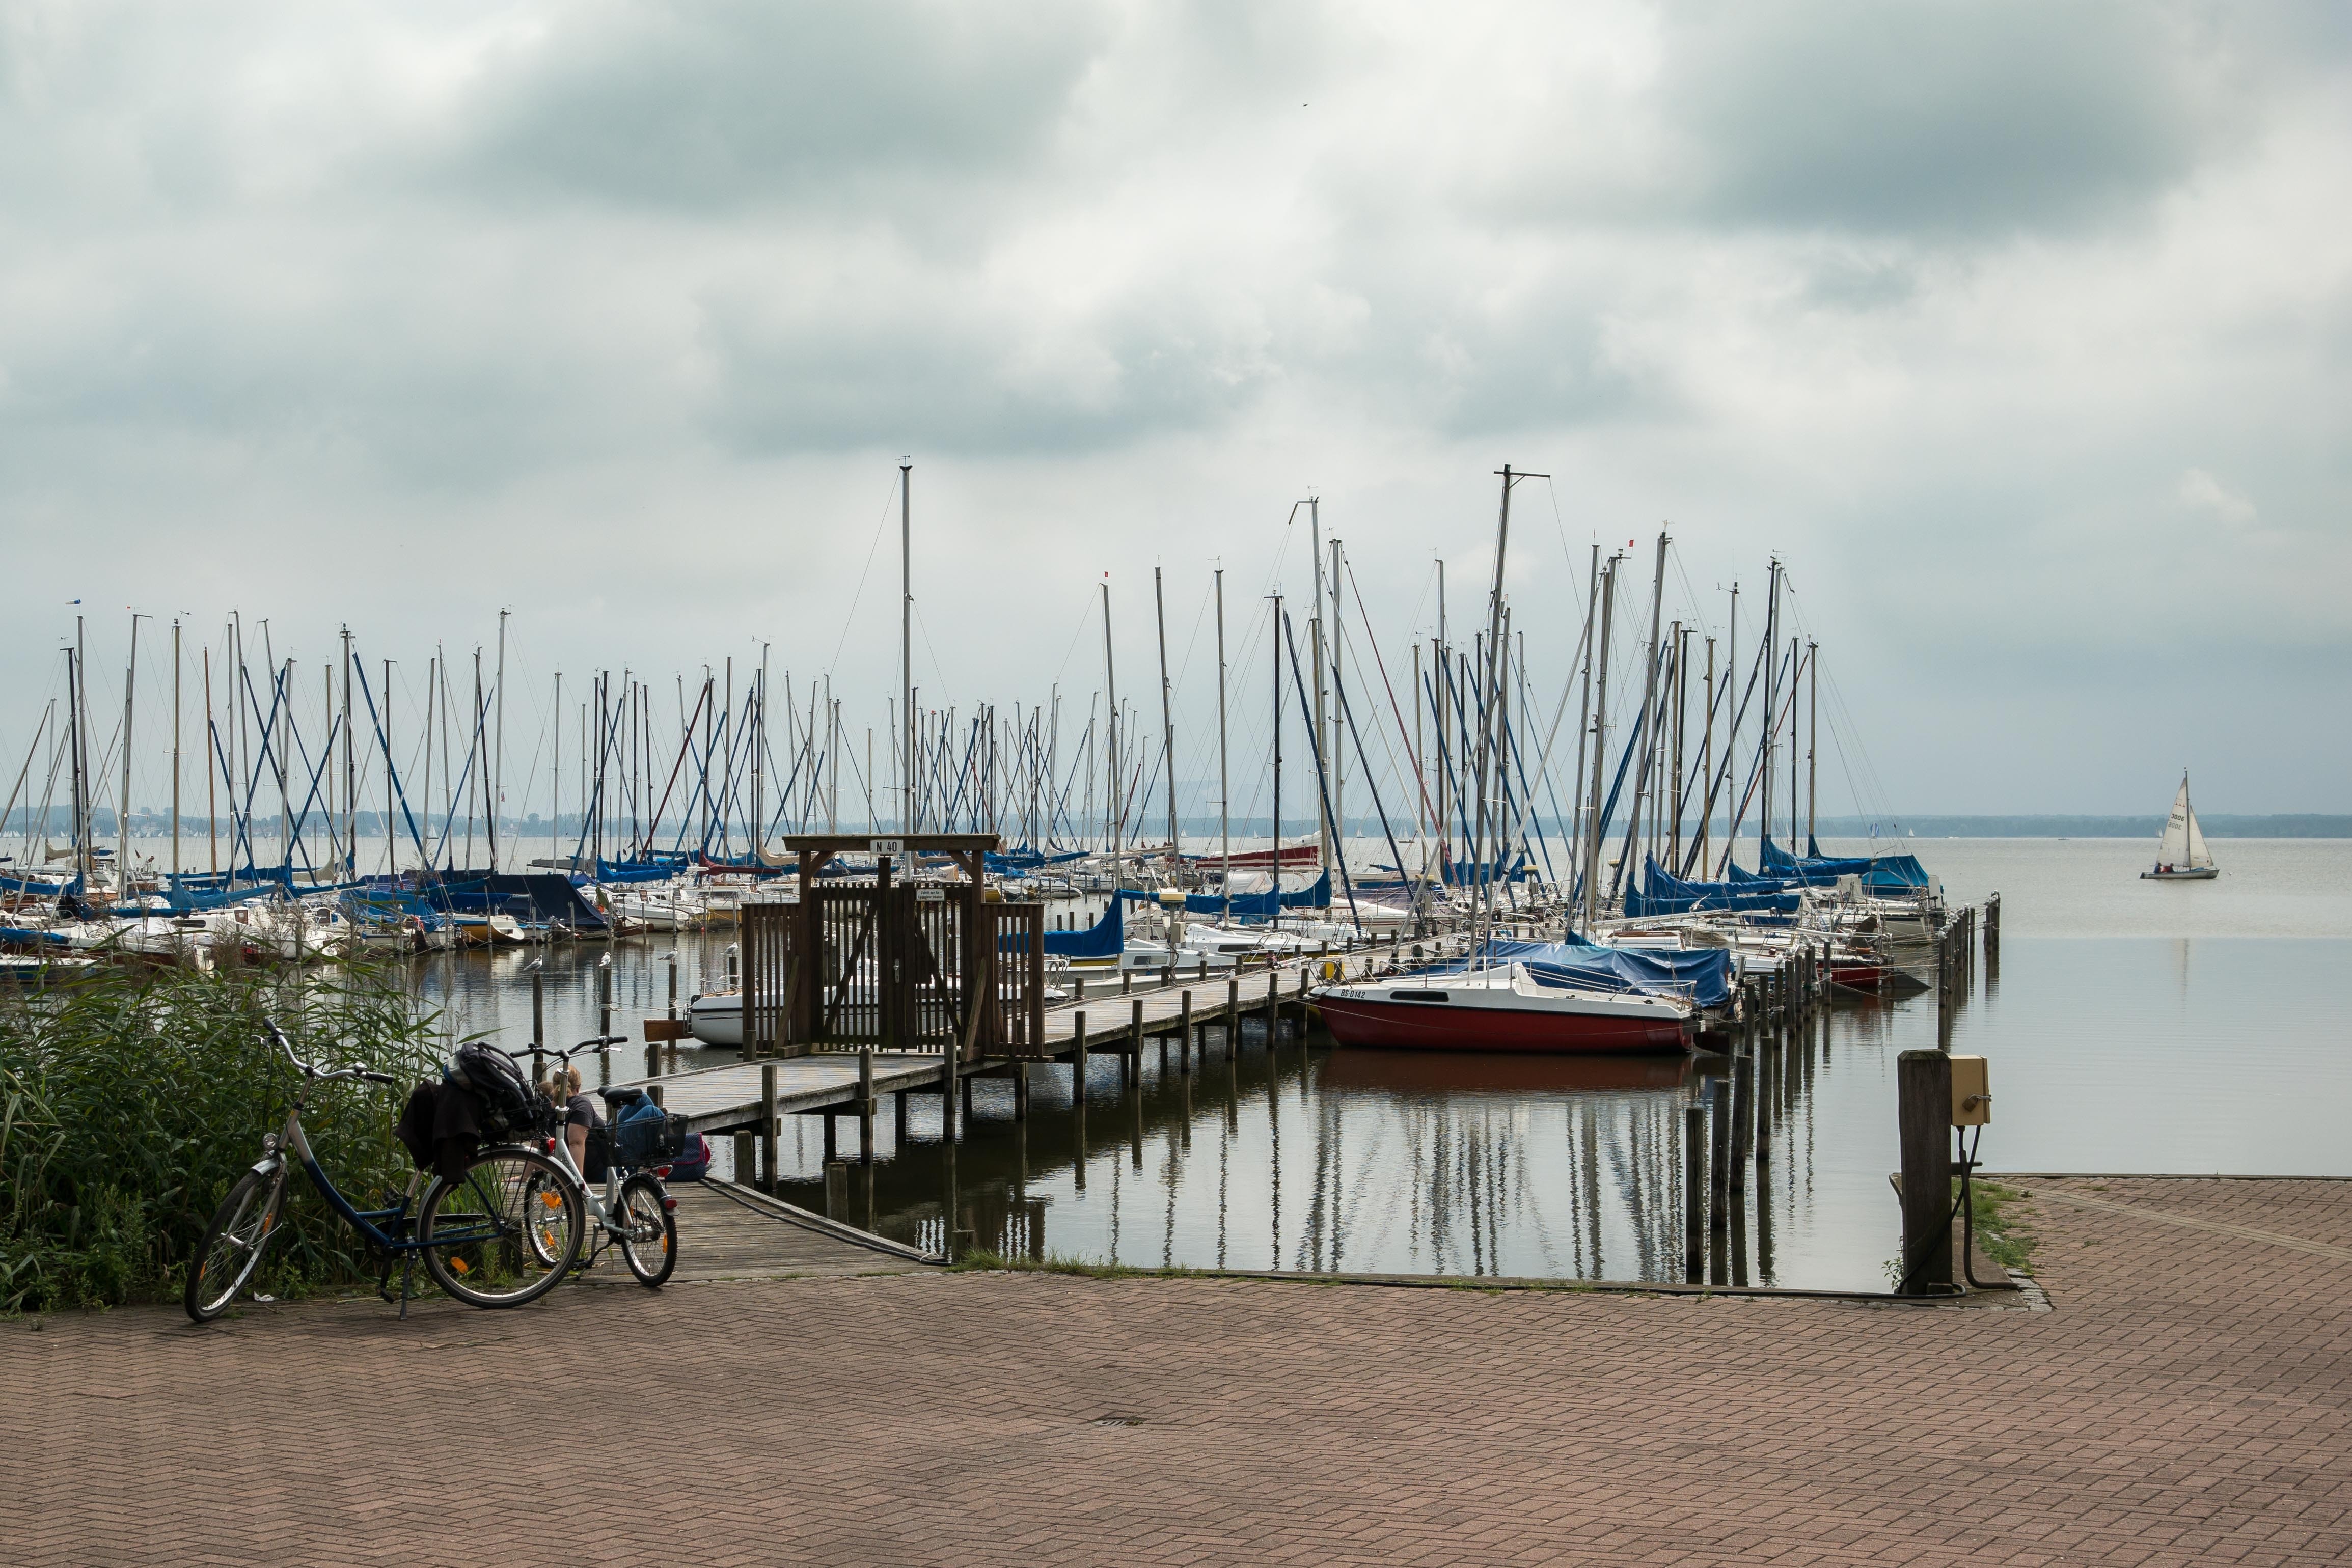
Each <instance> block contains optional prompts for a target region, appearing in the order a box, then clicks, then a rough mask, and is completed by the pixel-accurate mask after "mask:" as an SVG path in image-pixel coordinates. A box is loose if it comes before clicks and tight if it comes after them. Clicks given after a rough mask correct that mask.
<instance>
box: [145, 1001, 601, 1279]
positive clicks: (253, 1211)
mask: <svg viewBox="0 0 2352 1568" xmlns="http://www.w3.org/2000/svg"><path fill="white" fill-rule="evenodd" d="M262 1022H263V1027H264V1028H265V1029H267V1030H268V1033H269V1037H270V1039H271V1040H274V1041H275V1042H276V1043H277V1045H278V1049H279V1050H281V1051H284V1052H285V1053H286V1060H287V1061H290V1062H292V1063H293V1064H294V1067H295V1069H296V1071H299V1072H300V1073H301V1075H302V1079H303V1082H306V1083H333V1082H341V1081H343V1080H349V1079H359V1080H362V1081H364V1082H369V1083H375V1084H381V1085H383V1086H384V1087H387V1088H395V1089H396V1088H398V1087H399V1081H398V1080H397V1079H395V1078H394V1077H393V1076H392V1075H391V1074H389V1073H384V1072H374V1071H369V1070H367V1069H365V1068H360V1067H338V1068H321V1067H319V1066H316V1065H314V1064H313V1063H310V1062H308V1061H303V1060H302V1059H301V1058H300V1057H299V1056H297V1055H296V1054H295V1052H294V1047H293V1044H292V1043H291V1042H290V1041H289V1040H287V1038H286V1034H285V1031H284V1030H280V1029H279V1028H278V1025H277V1023H276V1022H275V1021H273V1020H270V1019H263V1020H262ZM302 1111H303V1102H302V1097H301V1096H300V1095H299V1093H298V1094H297V1095H296V1096H295V1099H294V1103H293V1104H292V1106H291V1108H289V1110H288V1111H287V1113H286V1125H285V1128H284V1130H283V1131H281V1132H278V1133H270V1134H264V1135H263V1138H262V1142H261V1158H260V1159H258V1160H257V1161H256V1162H254V1165H253V1167H252V1168H251V1169H250V1170H247V1172H246V1173H245V1175H243V1176H239V1177H238V1178H237V1180H236V1185H234V1186H231V1187H230V1188H229V1190H228V1196H227V1197H225V1198H223V1199H222V1200H221V1205H220V1207H219V1208H218V1209H217V1210H216V1211H215V1213H214V1215H213V1220H212V1225H211V1227H210V1228H208V1229H207V1230H206V1231H205V1239H204V1243H203V1246H202V1247H201V1248H200V1249H198V1251H197V1254H196V1260H195V1262H194V1265H193V1266H192V1267H191V1268H190V1269H189V1270H188V1282H187V1285H186V1287H185V1288H184V1290H183V1291H182V1292H181V1305H182V1306H183V1307H184V1308H185V1309H186V1310H187V1313H188V1316H189V1317H190V1318H192V1319H194V1321H195V1322H200V1323H202V1322H211V1321H212V1320H213V1319H215V1318H217V1317H219V1316H220V1315H221V1314H222V1313H223V1312H226V1311H227V1310H228V1308H229V1303H230V1302H232V1301H235V1300H236V1296H237V1292H238V1291H242V1290H244V1289H245V1287H246V1285H247V1283H248V1282H249V1281H251V1280H252V1278H253V1275H254V1271H255V1270H257V1269H258V1268H259V1267H260V1266H261V1258H262V1254H263V1252H264V1251H265V1250H266V1249H268V1245H269V1239H270V1237H271V1235H272V1234H274V1231H275V1227H276V1225H277V1220H278V1206H279V1205H280V1204H281V1203H282V1202H283V1201H284V1199H285V1196H286V1183H287V1177H288V1174H289V1156H291V1158H292V1160H295V1161H299V1163H300V1165H301V1166H302V1170H303V1172H304V1174H306V1175H307V1176H310V1184H311V1185H312V1186H315V1187H317V1188H318V1189H319V1194H320V1197H324V1198H325V1199H326V1200H327V1206H328V1207H330V1208H331V1209H333V1210H334V1211H335V1213H336V1214H337V1215H338V1216H339V1217H341V1219H342V1220H343V1222H344V1223H345V1224H347V1225H349V1226H351V1227H352V1228H353V1229H354V1230H357V1231H358V1232H359V1234H360V1237H361V1239H362V1240H363V1241H365V1242H366V1243H367V1245H368V1246H369V1248H370V1249H373V1251H375V1252H377V1253H378V1254H380V1255H381V1256H382V1258H383V1271H382V1273H381V1274H380V1275H379V1276H378V1278H377V1281H376V1293H377V1294H378V1295H380V1296H382V1297H383V1299H384V1300H385V1301H391V1300H392V1299H393V1297H392V1294H391V1292H390V1291H389V1289H388V1287H389V1284H390V1281H391V1278H392V1265H393V1260H394V1259H395V1258H401V1259H403V1260H404V1265H403V1267H402V1270H401V1275H400V1297H399V1300H400V1315H401V1316H402V1317H406V1316H407V1315H408V1301H409V1295H410V1291H409V1286H410V1282H411V1280H412V1278H413V1273H414V1270H415V1263H416V1260H417V1258H418V1257H420V1256H421V1257H422V1258H423V1259H424V1260H425V1272H426V1273H427V1274H429V1275H431V1276H432V1278H433V1281H434V1283H436V1284H437V1285H439V1286H440V1287H441V1288H442V1290H444V1291H447V1292H448V1293H449V1294H450V1295H451V1296H452V1297H454V1298H456V1299H457V1300H458V1301H464V1302H466V1303H467V1305H469V1306H475V1307H519V1306H521V1305H523V1304H524V1303H525V1302H528V1301H537V1300H538V1299H539V1298H540V1297H541V1296H543V1295H545V1294H546V1293H547V1292H548V1291H551V1290H553V1289H554V1288H555V1286H556V1285H557V1284H558V1283H560V1282H561V1281H562V1279H563V1275H564V1272H565V1270H568V1269H569V1268H570V1267H571V1265H572V1260H573V1259H575V1258H577V1257H578V1256H579V1255H580V1248H581V1245H582V1242H583V1237H584V1235H585V1232H586V1229H587V1220H586V1211H585V1209H584V1207H583V1205H582V1204H581V1202H580V1200H579V1199H578V1198H577V1197H573V1196H572V1189H571V1188H570V1187H569V1186H565V1185H564V1184H562V1182H561V1181H560V1180H559V1181H551V1180H550V1179H549V1178H550V1177H551V1176H558V1175H560V1172H561V1168H562V1167H560V1166H557V1165H556V1163H555V1161H554V1160H553V1159H551V1157H549V1155H548V1154H546V1153H545V1152H543V1151H542V1150H541V1149H537V1148H526V1147H524V1146H522V1145H520V1144H501V1145H493V1146H491V1147H488V1148H485V1149H482V1150H480V1151H478V1153H477V1154H476V1155H474V1158H473V1161H472V1163H471V1164H470V1165H468V1166H467V1168H466V1171H465V1173H464V1175H462V1176H459V1177H458V1178H457V1180H455V1181H450V1180H448V1179H446V1178H445V1177H443V1176H437V1175H436V1176H434V1177H433V1179H432V1180H431V1181H430V1182H429V1183H425V1185H424V1187H423V1191H422V1193H421V1194H420V1193H419V1191H418V1186H419V1184H420V1182H423V1180H424V1177H423V1173H422V1172H418V1173H415V1174H412V1175H411V1176H410V1177H409V1179H408V1187H407V1190H406V1191H405V1192H404V1193H397V1194H388V1195H387V1197H397V1198H398V1199H399V1201H398V1202H397V1203H396V1204H394V1205H392V1206H391V1207H384V1208H371V1209H362V1208H360V1207H356V1206H355V1205H353V1204H352V1201H351V1200H350V1199H349V1198H347V1197H344V1196H343V1194H342V1191H341V1188H339V1187H337V1186H335V1183H334V1180H333V1178H332V1177H331V1176H328V1174H327V1172H326V1171H325V1170H324V1169H323V1168H322V1167H321V1166H320V1164H319V1160H318V1156H317V1155H314V1154H313V1153H312V1152H311V1149H310V1140H309V1139H308V1138H307V1137H305V1136H304V1135H303V1133H302ZM542 1131H543V1129H542ZM545 1142H546V1146H547V1147H548V1148H553V1147H556V1146H558V1145H557V1144H556V1142H555V1141H554V1140H545ZM412 1205H414V1206H415V1207H414V1210H413V1212H412V1208H411V1206H412Z"/></svg>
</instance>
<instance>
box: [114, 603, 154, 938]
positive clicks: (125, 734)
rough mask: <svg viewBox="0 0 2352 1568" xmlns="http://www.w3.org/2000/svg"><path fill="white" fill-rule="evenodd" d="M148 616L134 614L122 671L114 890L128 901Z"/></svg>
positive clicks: (115, 810)
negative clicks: (134, 747)
mask: <svg viewBox="0 0 2352 1568" xmlns="http://www.w3.org/2000/svg"><path fill="white" fill-rule="evenodd" d="M145 619H146V617H144V616H142V615H139V614H136V613H134V614H133V615H132V616H131V664H130V666H129V667H128V668H127V669H125V670H124V671H123V673H122V793H121V795H120V796H118V797H117V798H116V800H115V802H114V892H115V895H116V896H117V897H119V898H122V899H125V900H128V899H129V898H130V896H131V716H132V714H133V712H134V711H135V708H136V706H137V698H138V690H139V622H142V621H143V620H145Z"/></svg>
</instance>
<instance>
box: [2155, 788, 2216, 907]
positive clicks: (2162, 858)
mask: <svg viewBox="0 0 2352 1568" xmlns="http://www.w3.org/2000/svg"><path fill="white" fill-rule="evenodd" d="M2219 875H2221V867H2220V866H2217V865H2215V864H2214V863H2213V857H2212V855H2211V854H2210V852H2208V851H2207V850H2206V848H2205V834H2204V833H2203V831H2200V829H2199V828H2198V826H2197V809H2196V808H2195V807H2193V806H2191V805H2190V804H2189V774H2188V771H2187V770H2186V769H2183V770H2182V772H2181V775H2180V793H2179V794H2178V795H2175V796H2174V797H2173V798H2172V815H2171V816H2169V817H2167V818H2166V819H2165V820H2164V838H2163V841H2161V842H2159V843H2158V845H2157V850H2156V869H2155V870H2154V871H2144V872H2142V873H2139V879H2140V881H2142V882H2210V881H2212V880H2213V879H2214V878H2215V877H2217V876H2219Z"/></svg>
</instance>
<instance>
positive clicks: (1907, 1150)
mask: <svg viewBox="0 0 2352 1568" xmlns="http://www.w3.org/2000/svg"><path fill="white" fill-rule="evenodd" d="M1951 1125H1952V1059H1951V1058H1950V1057H1948V1056H1947V1055H1945V1054H1944V1053H1943V1052H1942V1051H1905V1052H1903V1054H1902V1055H1900V1056H1898V1057H1896V1058H1895V1138H1896V1141H1897V1143H1898V1145H1900V1146H1901V1148H1902V1151H1903V1170H1902V1174H1901V1177H1900V1180H1901V1183H1902V1187H1903V1280H1902V1281H1901V1284H1900V1286H1899V1288H1898V1290H1897V1291H1896V1293H1897V1294H1900V1295H1913V1296H1925V1295H1931V1294H1934V1293H1936V1291H1937V1287H1939V1286H1942V1287H1949V1286H1950V1284H1951V1282H1952V1219H1953V1213H1952V1134H1951Z"/></svg>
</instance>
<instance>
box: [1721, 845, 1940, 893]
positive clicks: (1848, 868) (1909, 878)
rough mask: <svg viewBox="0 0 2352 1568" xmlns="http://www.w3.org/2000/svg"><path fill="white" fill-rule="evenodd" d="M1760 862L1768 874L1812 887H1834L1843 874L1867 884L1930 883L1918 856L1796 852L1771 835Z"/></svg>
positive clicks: (1914, 885) (1920, 885) (1910, 885)
mask: <svg viewBox="0 0 2352 1568" xmlns="http://www.w3.org/2000/svg"><path fill="white" fill-rule="evenodd" d="M1814 847H1818V846H1814ZM1757 863H1758V867H1759V870H1760V871H1761V872H1762V873H1763V874H1764V875H1765V876H1767V877H1778V878H1781V879H1783V880H1785V881H1790V882H1801V883H1805V884H1806V885H1807V886H1809V887H1828V886H1833V885H1835V883H1836V882H1837V879H1838V878H1840V877H1842V876H1858V877H1860V878H1862V884H1863V886H1864V887H1874V888H1902V889H1917V888H1924V887H1926V886H1927V867H1925V866H1923V865H1921V864H1920V863H1919V859H1918V857H1917V856H1916V855H1853V856H1844V857H1839V856H1833V855H1792V854H1790V852H1788V851H1786V850H1784V849H1782V848H1781V847H1780V845H1778V844H1776V843H1774V842H1773V841H1771V840H1770V839H1769V838H1768V839H1766V840H1765V841H1764V852H1763V855H1762V856H1761V857H1760V858H1759V861H1758V862H1757Z"/></svg>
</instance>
